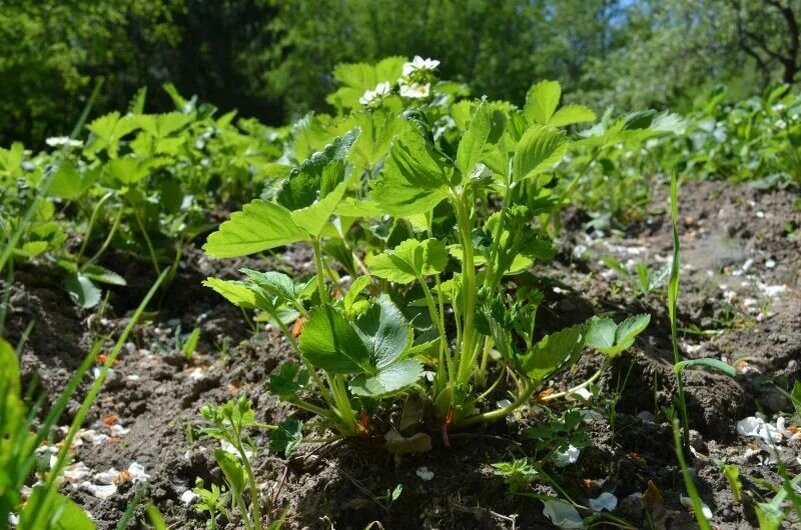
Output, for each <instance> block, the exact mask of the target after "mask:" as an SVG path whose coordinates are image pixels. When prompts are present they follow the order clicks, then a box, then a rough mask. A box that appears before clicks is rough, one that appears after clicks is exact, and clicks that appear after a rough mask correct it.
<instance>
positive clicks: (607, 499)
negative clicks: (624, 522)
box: [590, 491, 617, 512]
mask: <svg viewBox="0 0 801 530" xmlns="http://www.w3.org/2000/svg"><path fill="white" fill-rule="evenodd" d="M615 508H617V497H615V496H614V495H613V494H612V493H609V492H608V491H605V492H603V493H601V494H600V495H598V496H597V497H596V498H594V499H590V509H591V510H592V511H594V512H602V511H604V510H607V511H610V512H611V511H613V510H614V509H615Z"/></svg>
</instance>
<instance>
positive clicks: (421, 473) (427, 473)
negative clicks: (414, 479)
mask: <svg viewBox="0 0 801 530" xmlns="http://www.w3.org/2000/svg"><path fill="white" fill-rule="evenodd" d="M415 474H416V475H417V476H418V477H420V478H421V479H423V480H425V481H426V482H428V481H429V480H431V479H433V478H434V472H433V471H431V470H429V469H428V468H427V467H425V466H423V467H418V468H417V471H415Z"/></svg>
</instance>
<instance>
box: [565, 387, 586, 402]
mask: <svg viewBox="0 0 801 530" xmlns="http://www.w3.org/2000/svg"><path fill="white" fill-rule="evenodd" d="M576 398H579V399H582V400H584V401H589V400H590V398H592V392H590V391H589V390H587V389H586V388H579V389H578V390H574V391H573V392H570V393H569V394H568V395H566V396H565V399H567V400H575V399H576Z"/></svg>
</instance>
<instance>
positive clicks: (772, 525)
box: [754, 502, 784, 530]
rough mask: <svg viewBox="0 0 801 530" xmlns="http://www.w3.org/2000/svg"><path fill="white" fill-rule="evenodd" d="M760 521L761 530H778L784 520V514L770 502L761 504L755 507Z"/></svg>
mask: <svg viewBox="0 0 801 530" xmlns="http://www.w3.org/2000/svg"><path fill="white" fill-rule="evenodd" d="M754 508H755V509H756V514H757V521H759V530H778V529H779V527H780V526H781V524H782V521H783V520H784V512H783V511H782V509H781V508H780V507H778V506H774V505H773V504H771V503H769V502H760V503H757V504H756V506H754Z"/></svg>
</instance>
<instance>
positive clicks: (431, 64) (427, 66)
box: [403, 55, 439, 77]
mask: <svg viewBox="0 0 801 530" xmlns="http://www.w3.org/2000/svg"><path fill="white" fill-rule="evenodd" d="M437 66H439V61H437V60H436V59H423V58H422V57H420V56H419V55H415V56H414V59H412V62H410V63H406V64H404V65H403V77H409V76H410V75H411V74H413V73H414V72H417V71H419V70H426V71H431V70H435V69H436V68H437Z"/></svg>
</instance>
